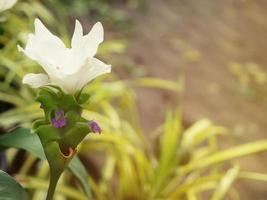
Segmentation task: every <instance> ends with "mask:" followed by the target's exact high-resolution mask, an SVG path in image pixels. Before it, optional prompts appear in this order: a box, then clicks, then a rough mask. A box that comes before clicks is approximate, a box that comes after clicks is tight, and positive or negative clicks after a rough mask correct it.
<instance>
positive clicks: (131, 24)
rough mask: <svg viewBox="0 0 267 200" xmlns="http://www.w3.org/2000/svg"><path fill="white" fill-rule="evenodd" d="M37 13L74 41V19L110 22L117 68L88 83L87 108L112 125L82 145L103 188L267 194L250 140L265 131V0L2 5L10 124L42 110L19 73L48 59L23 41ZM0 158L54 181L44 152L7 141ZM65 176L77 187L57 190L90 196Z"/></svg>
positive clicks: (145, 194)
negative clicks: (39, 155) (30, 55)
mask: <svg viewBox="0 0 267 200" xmlns="http://www.w3.org/2000/svg"><path fill="white" fill-rule="evenodd" d="M35 17H39V18H40V19H41V20H42V21H43V22H44V23H45V24H46V26H47V27H48V28H49V29H50V30H51V31H52V32H53V33H54V34H56V35H59V36H60V37H61V38H62V39H63V40H64V41H65V43H66V44H67V45H69V43H70V38H71V35H72V33H73V29H74V24H75V23H74V22H75V19H79V20H80V21H81V23H82V25H83V27H84V30H85V33H87V32H88V31H89V30H90V29H91V27H92V25H93V24H94V23H96V22H97V21H101V22H102V24H103V26H104V29H105V42H104V43H103V44H102V45H101V46H100V49H99V52H98V54H97V57H100V58H101V59H102V60H103V61H105V62H106V63H110V64H112V70H113V71H112V74H110V75H105V76H103V77H101V78H99V79H97V80H95V81H94V82H93V83H92V84H89V85H88V86H87V87H86V88H85V91H88V92H90V93H91V94H92V97H91V100H90V103H89V104H88V105H87V106H86V107H85V108H84V116H85V117H87V118H88V119H90V118H94V119H96V120H98V121H99V122H100V124H101V126H102V127H103V130H104V133H103V134H102V135H100V136H96V135H89V136H88V138H87V139H86V140H85V142H84V143H83V144H82V145H81V147H80V150H79V156H80V158H81V159H82V161H83V163H84V164H85V166H86V169H87V171H88V173H89V174H90V177H89V179H88V181H89V183H90V185H91V189H92V194H93V196H94V198H95V199H114V200H115V199H189V200H191V199H214V200H216V199H242V200H243V199H244V200H251V199H257V200H264V199H266V198H267V189H266V184H267V183H266V180H267V178H266V175H265V173H267V170H266V168H267V167H266V166H267V152H264V151H263V152H261V150H255V148H260V145H257V144H254V143H253V144H252V142H253V141H261V142H266V140H265V137H266V129H267V123H266V116H267V96H266V94H267V73H266V69H267V68H266V64H267V56H266V55H265V52H267V40H266V35H267V23H266V20H267V2H266V1H263V0H258V1H252V0H223V1H217V0H202V1H199V0H164V1H163V0H75V1H71V0H47V1H44V0H43V1H41V0H40V1H37V0H18V1H17V2H16V4H15V5H14V6H13V7H12V8H10V9H8V10H5V11H2V12H1V13H0V46H1V50H0V80H1V82H0V101H1V104H0V110H1V114H0V126H1V132H2V134H6V133H7V132H8V131H10V130H13V129H14V128H16V127H21V126H23V127H27V128H30V126H31V122H32V121H33V120H35V119H38V118H39V117H41V116H42V110H41V109H39V105H38V104H37V103H35V102H34V97H35V92H36V91H35V90H32V89H31V88H28V87H27V86H23V85H22V83H21V79H22V77H23V76H24V74H26V73H27V72H33V71H35V72H38V71H41V68H40V67H39V66H38V65H37V64H36V63H34V62H32V61H31V60H29V59H27V58H26V57H25V56H23V55H21V54H20V53H19V52H18V51H17V49H16V45H17V44H20V45H22V46H24V45H25V43H26V41H27V35H28V33H30V32H33V21H34V18H35ZM244 143H248V145H247V146H245V147H244V146H243V147H242V152H243V153H241V154H239V153H237V152H240V151H241V148H240V149H238V147H239V145H242V144H244ZM250 143H251V145H250ZM253 145H254V146H253ZM264 146H265V147H264V148H265V150H266V146H267V145H264ZM235 147H236V148H235ZM264 148H262V149H264ZM227 149H229V151H228V152H227V153H226V151H227ZM244 149H246V151H245V150H244ZM258 151H259V152H260V153H258ZM244 152H245V153H244ZM256 152H257V154H253V155H249V156H246V157H242V158H238V159H236V157H240V156H241V155H242V156H243V155H247V154H251V153H256ZM235 153H236V154H237V155H235ZM232 158H233V160H232ZM200 162H203V163H204V164H203V165H201V164H199V163H200ZM1 166H2V169H4V170H5V171H7V172H9V174H14V175H16V176H17V177H18V180H27V181H25V183H24V186H25V187H26V188H27V189H28V191H29V192H30V195H31V197H32V199H42V198H44V196H45V190H44V189H45V186H40V185H39V186H38V184H36V182H34V181H37V182H38V181H39V182H42V181H47V176H46V175H47V173H48V166H47V163H45V162H44V161H39V160H38V159H36V158H35V157H34V156H32V155H29V154H27V153H26V152H24V151H17V150H14V149H9V150H7V151H5V152H2V157H1ZM252 171H253V172H252ZM62 179H63V180H62V181H61V184H62V185H63V186H64V185H66V187H69V188H70V189H71V190H73V192H74V194H77V196H75V195H74V196H73V195H69V194H68V193H65V192H64V190H63V192H62V190H61V192H59V194H58V196H57V197H56V199H59V200H60V199H63V200H64V199H86V198H85V197H84V196H83V193H82V191H81V189H80V188H79V186H78V185H77V184H75V181H74V180H73V178H72V177H71V175H70V174H68V173H66V174H65V175H64V177H63V178H62ZM259 180H260V181H259ZM45 184H47V182H44V185H45ZM0 199H1V198H0Z"/></svg>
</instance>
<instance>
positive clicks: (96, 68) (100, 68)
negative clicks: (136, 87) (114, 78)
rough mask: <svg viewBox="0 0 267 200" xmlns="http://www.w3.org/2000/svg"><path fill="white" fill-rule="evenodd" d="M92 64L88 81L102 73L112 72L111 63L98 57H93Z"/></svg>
mask: <svg viewBox="0 0 267 200" xmlns="http://www.w3.org/2000/svg"><path fill="white" fill-rule="evenodd" d="M90 65H91V66H90V67H89V68H88V74H87V82H86V83H88V82H90V81H91V80H93V79H95V78H96V77H98V76H100V75H102V74H106V73H110V72H111V65H107V64H105V63H103V62H102V61H100V60H98V59H97V58H93V59H92V62H91V64H90ZM86 83H85V84H86Z"/></svg>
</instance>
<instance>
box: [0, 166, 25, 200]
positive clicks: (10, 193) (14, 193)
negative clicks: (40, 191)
mask: <svg viewBox="0 0 267 200" xmlns="http://www.w3.org/2000/svg"><path fill="white" fill-rule="evenodd" d="M0 194H1V199H3V200H14V199H20V200H29V197H28V195H27V193H26V191H25V190H24V189H23V188H22V187H21V185H20V184H18V183H17V182H16V181H15V180H14V179H13V178H12V177H11V176H9V175H8V174H7V173H5V172H3V171H1V170H0Z"/></svg>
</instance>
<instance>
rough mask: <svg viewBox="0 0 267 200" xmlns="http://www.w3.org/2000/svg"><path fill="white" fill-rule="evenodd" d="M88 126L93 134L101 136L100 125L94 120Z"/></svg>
mask: <svg viewBox="0 0 267 200" xmlns="http://www.w3.org/2000/svg"><path fill="white" fill-rule="evenodd" d="M88 125H89V127H90V129H91V131H92V132H93V133H99V134H100V133H101V132H102V130H101V128H100V127H99V125H98V124H97V123H96V122H95V121H93V120H91V121H89V122H88Z"/></svg>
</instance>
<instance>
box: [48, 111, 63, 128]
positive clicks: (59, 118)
mask: <svg viewBox="0 0 267 200" xmlns="http://www.w3.org/2000/svg"><path fill="white" fill-rule="evenodd" d="M51 123H52V125H53V126H54V127H55V128H62V127H64V126H66V124H67V119H66V118H65V116H64V111H63V110H57V111H56V112H55V117H54V118H53V119H52V120H51Z"/></svg>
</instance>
